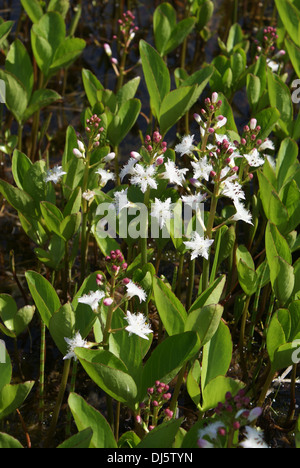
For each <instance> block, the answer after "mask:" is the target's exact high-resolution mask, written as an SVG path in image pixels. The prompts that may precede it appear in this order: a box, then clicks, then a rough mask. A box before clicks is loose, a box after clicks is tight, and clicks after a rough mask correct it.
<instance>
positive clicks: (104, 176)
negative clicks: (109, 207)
mask: <svg viewBox="0 0 300 468" xmlns="http://www.w3.org/2000/svg"><path fill="white" fill-rule="evenodd" d="M96 174H99V176H100V177H101V181H100V184H101V186H102V187H104V186H105V185H106V184H107V182H108V181H109V180H115V175H114V174H113V173H112V172H109V171H106V170H105V169H101V168H100V169H98V170H97V171H96Z"/></svg>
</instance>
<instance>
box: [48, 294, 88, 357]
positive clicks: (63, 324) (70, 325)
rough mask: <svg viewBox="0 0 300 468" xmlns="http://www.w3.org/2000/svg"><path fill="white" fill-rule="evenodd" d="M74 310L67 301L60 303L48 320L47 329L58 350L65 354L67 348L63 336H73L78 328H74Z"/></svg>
mask: <svg viewBox="0 0 300 468" xmlns="http://www.w3.org/2000/svg"><path fill="white" fill-rule="evenodd" d="M75 322H76V317H75V312H74V310H73V307H72V305H71V304H70V303H69V302H68V303H67V304H64V305H62V306H61V307H60V308H59V309H58V310H57V311H56V312H55V313H54V314H53V315H52V316H51V318H50V320H49V325H48V328H49V331H50V334H51V336H52V338H53V341H54V342H55V344H56V346H57V347H58V349H59V350H60V352H61V353H62V354H63V355H64V356H65V355H66V354H67V350H68V344H67V343H66V341H65V338H73V337H74V335H75V333H76V332H77V331H80V330H76V329H75Z"/></svg>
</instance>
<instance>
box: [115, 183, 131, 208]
mask: <svg viewBox="0 0 300 468" xmlns="http://www.w3.org/2000/svg"><path fill="white" fill-rule="evenodd" d="M127 192H128V187H127V188H126V189H123V190H118V191H117V192H115V193H114V202H113V203H112V205H113V206H114V207H115V209H116V213H117V214H119V213H120V211H121V210H123V209H124V208H129V207H130V206H133V203H132V202H130V201H129V200H128V198H127Z"/></svg>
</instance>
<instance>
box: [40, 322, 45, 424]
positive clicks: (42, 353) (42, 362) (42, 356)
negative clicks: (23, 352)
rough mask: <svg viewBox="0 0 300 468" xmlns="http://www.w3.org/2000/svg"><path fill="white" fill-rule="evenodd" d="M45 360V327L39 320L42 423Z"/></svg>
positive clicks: (42, 414) (41, 421) (42, 417)
mask: <svg viewBox="0 0 300 468" xmlns="http://www.w3.org/2000/svg"><path fill="white" fill-rule="evenodd" d="M45 360H46V325H45V323H44V322H43V321H42V320H41V347H40V377H39V421H40V423H43V421H44V392H45Z"/></svg>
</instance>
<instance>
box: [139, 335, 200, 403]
mask: <svg viewBox="0 0 300 468" xmlns="http://www.w3.org/2000/svg"><path fill="white" fill-rule="evenodd" d="M199 348H200V343H199V340H198V337H197V334H196V333H195V332H193V331H187V332H184V333H180V334H178V335H173V336H170V337H168V338H166V339H165V340H164V341H162V342H161V343H160V344H159V345H158V346H157V347H156V348H155V349H154V351H153V352H152V354H151V356H150V357H149V359H148V360H147V362H146V364H145V366H144V369H143V378H142V385H141V388H140V389H139V390H140V392H139V401H142V400H143V398H144V396H145V394H146V392H147V388H149V387H151V386H152V385H153V384H154V382H155V381H156V380H160V381H163V382H165V383H169V382H170V381H171V380H172V379H173V378H174V377H175V376H176V375H177V373H178V371H179V370H180V369H181V368H182V366H183V365H184V364H185V363H186V362H187V361H188V360H189V359H191V358H192V357H193V356H194V355H195V353H196V352H197V351H198V350H199ZM162 356H163V359H162Z"/></svg>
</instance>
